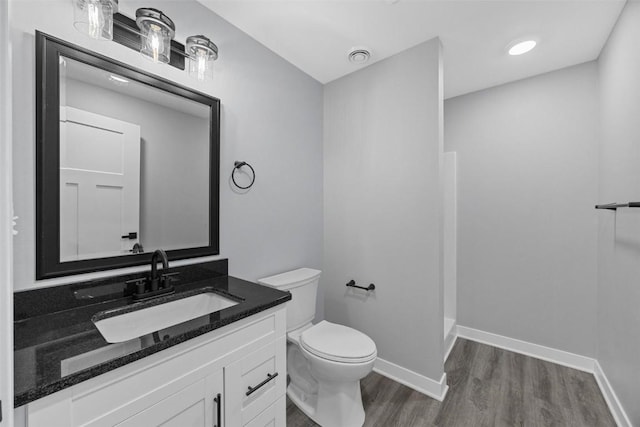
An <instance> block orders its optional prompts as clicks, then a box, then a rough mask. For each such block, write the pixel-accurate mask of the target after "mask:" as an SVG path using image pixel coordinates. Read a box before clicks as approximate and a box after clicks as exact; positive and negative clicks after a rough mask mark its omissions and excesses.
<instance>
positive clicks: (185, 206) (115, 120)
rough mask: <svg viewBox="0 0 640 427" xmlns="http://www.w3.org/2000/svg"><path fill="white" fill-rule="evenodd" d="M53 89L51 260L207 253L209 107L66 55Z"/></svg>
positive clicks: (61, 61) (62, 58) (61, 62)
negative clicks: (56, 248) (56, 105)
mask: <svg viewBox="0 0 640 427" xmlns="http://www.w3.org/2000/svg"><path fill="white" fill-rule="evenodd" d="M59 84H60V261H61V262H65V261H73V260H82V259H91V258H101V257H110V256H118V255H125V254H133V253H138V252H139V251H138V250H137V249H138V248H140V247H144V249H145V252H152V251H153V250H154V249H158V248H161V247H162V248H166V249H169V250H171V249H183V248H193V247H203V246H208V245H209V218H210V216H209V190H210V189H209V182H210V180H209V159H210V153H209V149H210V144H209V124H210V117H209V114H210V108H209V107H208V106H206V105H203V104H200V103H198V102H195V101H192V100H189V99H186V98H183V97H180V96H177V95H174V94H172V93H169V92H165V91H162V90H159V89H157V88H153V87H151V86H148V85H145V84H143V83H139V82H136V81H130V80H127V79H125V78H122V77H120V76H117V75H114V74H113V73H109V72H107V71H105V70H102V69H99V68H96V67H93V66H91V65H88V64H84V63H82V62H80V61H76V60H73V59H71V58H64V57H61V60H60V82H59ZM136 245H137V246H136Z"/></svg>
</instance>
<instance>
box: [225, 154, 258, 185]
mask: <svg viewBox="0 0 640 427" xmlns="http://www.w3.org/2000/svg"><path fill="white" fill-rule="evenodd" d="M243 166H249V169H251V174H252V175H253V177H252V178H251V183H250V184H249V185H247V186H246V187H243V186H242V185H238V183H237V182H236V178H235V173H236V170H238V169H240V168H241V167H243ZM231 181H233V185H235V186H236V187H238V188H240V189H241V190H247V189H249V188H251V186H252V185H253V183H254V182H256V171H255V170H253V167H252V166H251V165H250V164H249V163H247V162H239V161H237V160H236V161H235V162H234V163H233V171H231Z"/></svg>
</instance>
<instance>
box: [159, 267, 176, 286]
mask: <svg viewBox="0 0 640 427" xmlns="http://www.w3.org/2000/svg"><path fill="white" fill-rule="evenodd" d="M178 275H180V272H179V271H175V272H173V273H164V274H161V275H160V286H161V287H163V288H166V287H167V286H170V285H171V283H173V282H178V281H180V279H178V278H177V277H176V276H178Z"/></svg>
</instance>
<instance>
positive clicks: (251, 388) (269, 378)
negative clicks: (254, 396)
mask: <svg viewBox="0 0 640 427" xmlns="http://www.w3.org/2000/svg"><path fill="white" fill-rule="evenodd" d="M277 376H278V373H277V372H276V373H274V374H273V375H271V374H267V379H266V380H264V381H262V382H261V383H260V384H258V385H257V386H255V387H251V386H249V391H247V396H251V393H253V392H254V391H256V390H258V389H259V388H260V387H262V386H264V385H265V384H266V383H268V382H269V381H271V380H272V379H274V378H275V377H277Z"/></svg>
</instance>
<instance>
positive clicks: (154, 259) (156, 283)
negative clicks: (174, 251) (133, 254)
mask: <svg viewBox="0 0 640 427" xmlns="http://www.w3.org/2000/svg"><path fill="white" fill-rule="evenodd" d="M158 258H161V261H162V270H163V271H164V270H166V269H168V268H169V258H167V253H166V252H165V251H163V250H162V249H156V250H155V251H154V252H153V255H151V286H150V287H151V289H150V290H151V291H156V290H158V287H164V283H163V280H162V276H161V275H159V274H158V261H159V260H158Z"/></svg>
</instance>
